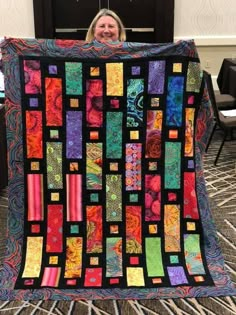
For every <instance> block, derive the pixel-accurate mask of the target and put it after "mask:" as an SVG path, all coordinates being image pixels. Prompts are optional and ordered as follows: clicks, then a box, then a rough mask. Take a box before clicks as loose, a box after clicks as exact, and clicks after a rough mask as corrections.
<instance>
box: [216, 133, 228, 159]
mask: <svg viewBox="0 0 236 315" xmlns="http://www.w3.org/2000/svg"><path fill="white" fill-rule="evenodd" d="M226 138H227V132H226V131H225V132H224V138H223V140H222V142H221V145H220V148H219V150H218V153H217V155H216V158H215V161H214V165H216V164H217V161H218V158H219V156H220V153H221V150H222V148H223V146H224V143H225V140H226Z"/></svg>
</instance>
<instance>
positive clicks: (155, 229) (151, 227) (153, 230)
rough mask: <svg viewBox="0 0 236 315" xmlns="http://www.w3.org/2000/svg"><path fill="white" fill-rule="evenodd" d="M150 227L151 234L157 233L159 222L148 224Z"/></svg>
mask: <svg viewBox="0 0 236 315" xmlns="http://www.w3.org/2000/svg"><path fill="white" fill-rule="evenodd" d="M148 229H149V234H157V232H158V228H157V224H150V225H149V226H148Z"/></svg>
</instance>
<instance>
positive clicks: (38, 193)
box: [27, 174, 43, 221]
mask: <svg viewBox="0 0 236 315" xmlns="http://www.w3.org/2000/svg"><path fill="white" fill-rule="evenodd" d="M42 177H43V175H42V174H28V176H27V179H28V221H42V220H43V201H42V189H43V186H42Z"/></svg>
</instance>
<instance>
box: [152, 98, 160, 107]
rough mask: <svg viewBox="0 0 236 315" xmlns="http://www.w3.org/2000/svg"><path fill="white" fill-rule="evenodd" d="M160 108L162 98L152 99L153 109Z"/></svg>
mask: <svg viewBox="0 0 236 315" xmlns="http://www.w3.org/2000/svg"><path fill="white" fill-rule="evenodd" d="M159 106H160V98H159V97H152V98H151V107H159Z"/></svg>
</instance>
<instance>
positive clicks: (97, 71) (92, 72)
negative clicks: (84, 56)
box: [90, 67, 100, 77]
mask: <svg viewBox="0 0 236 315" xmlns="http://www.w3.org/2000/svg"><path fill="white" fill-rule="evenodd" d="M90 75H91V77H95V76H99V75H100V68H99V67H91V68H90Z"/></svg>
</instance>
